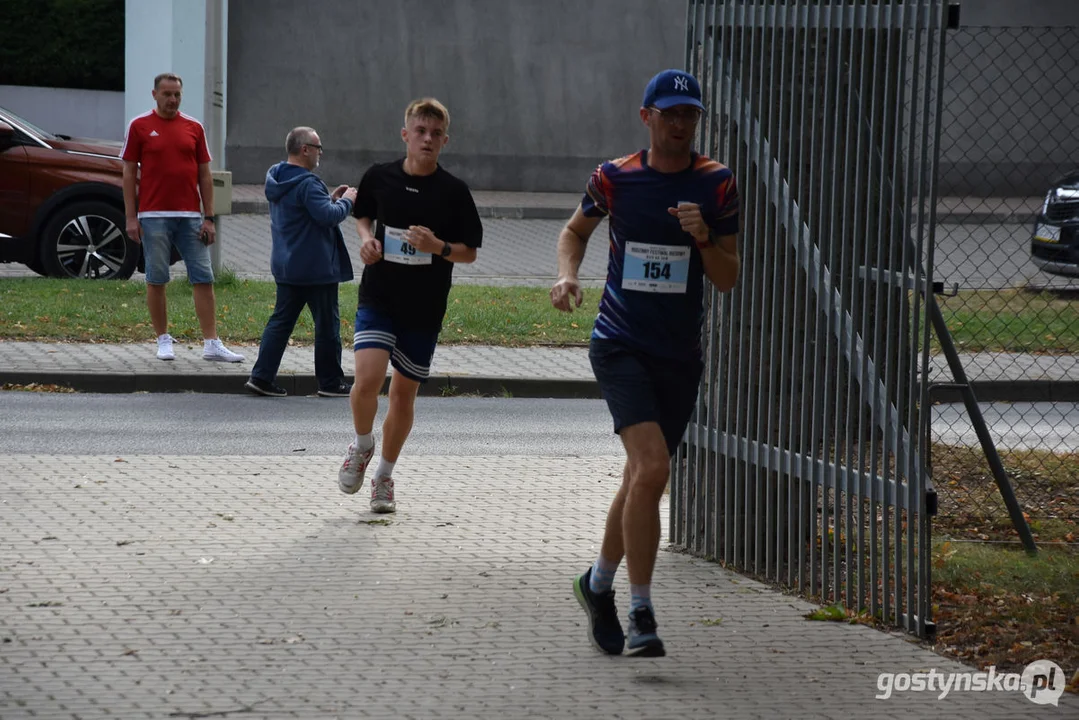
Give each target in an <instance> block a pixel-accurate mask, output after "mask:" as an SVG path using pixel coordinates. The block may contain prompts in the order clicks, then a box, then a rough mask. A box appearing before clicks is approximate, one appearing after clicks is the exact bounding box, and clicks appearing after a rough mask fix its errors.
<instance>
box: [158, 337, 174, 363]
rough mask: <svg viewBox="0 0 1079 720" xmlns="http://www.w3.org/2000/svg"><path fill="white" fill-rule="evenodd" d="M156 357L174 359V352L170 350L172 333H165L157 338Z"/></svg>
mask: <svg viewBox="0 0 1079 720" xmlns="http://www.w3.org/2000/svg"><path fill="white" fill-rule="evenodd" d="M157 359H158V360H175V359H176V353H174V352H173V351H172V335H169V334H168V333H165V334H164V335H159V336H158V338H157Z"/></svg>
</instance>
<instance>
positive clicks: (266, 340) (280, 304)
mask: <svg viewBox="0 0 1079 720" xmlns="http://www.w3.org/2000/svg"><path fill="white" fill-rule="evenodd" d="M304 305H306V306H307V307H309V308H310V309H311V318H312V319H313V320H314V321H315V377H316V378H318V387H319V390H336V389H337V388H338V386H339V385H340V384H341V382H342V380H344V377H345V373H344V371H343V370H342V369H341V314H340V312H339V310H338V307H337V283H329V284H327V285H285V284H283V283H277V302H276V303H275V304H274V309H273V314H272V315H270V319H269V320H267V321H266V329H265V330H263V331H262V342H261V344H260V345H259V356H258V360H256V361H255V367H253V368H252V369H251V377H253V378H258V379H259V380H263V381H265V382H273V381H274V378H276V377H277V369H278V368H279V367H280V366H281V356H282V355H284V354H285V347H286V346H287V345H288V339H289V337H290V336H291V335H292V331H293V329H294V328H295V327H296V321H297V320H298V319H299V317H300V313H301V312H303V308H304Z"/></svg>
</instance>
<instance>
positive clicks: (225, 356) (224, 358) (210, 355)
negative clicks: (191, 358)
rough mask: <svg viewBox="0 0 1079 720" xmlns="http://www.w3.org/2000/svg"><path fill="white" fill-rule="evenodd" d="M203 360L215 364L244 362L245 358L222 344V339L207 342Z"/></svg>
mask: <svg viewBox="0 0 1079 720" xmlns="http://www.w3.org/2000/svg"><path fill="white" fill-rule="evenodd" d="M202 359H203V360H213V361H214V362H243V361H244V356H243V355H241V354H240V353H234V352H232V351H231V350H229V349H228V348H227V347H225V346H224V345H222V344H221V340H220V338H214V339H213V340H207V341H206V342H205V343H204V344H203V347H202Z"/></svg>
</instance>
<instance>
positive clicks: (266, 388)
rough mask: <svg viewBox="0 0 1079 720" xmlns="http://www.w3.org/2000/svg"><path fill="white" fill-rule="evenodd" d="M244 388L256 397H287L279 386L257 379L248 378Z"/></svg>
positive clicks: (283, 389) (286, 392)
mask: <svg viewBox="0 0 1079 720" xmlns="http://www.w3.org/2000/svg"><path fill="white" fill-rule="evenodd" d="M244 387H245V388H247V389H248V390H250V391H251V392H253V393H255V394H256V395H265V396H266V397H285V396H286V395H288V391H287V390H285V388H283V387H281V386H280V385H275V384H274V383H272V382H266V381H265V380H260V379H258V378H257V377H252V378H248V379H247V382H245V383H244Z"/></svg>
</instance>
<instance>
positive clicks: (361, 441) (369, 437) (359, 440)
mask: <svg viewBox="0 0 1079 720" xmlns="http://www.w3.org/2000/svg"><path fill="white" fill-rule="evenodd" d="M374 446H375V436H374V434H373V433H367V434H366V435H357V436H356V447H358V448H359V449H360V450H367V449H369V448H373V447H374Z"/></svg>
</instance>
